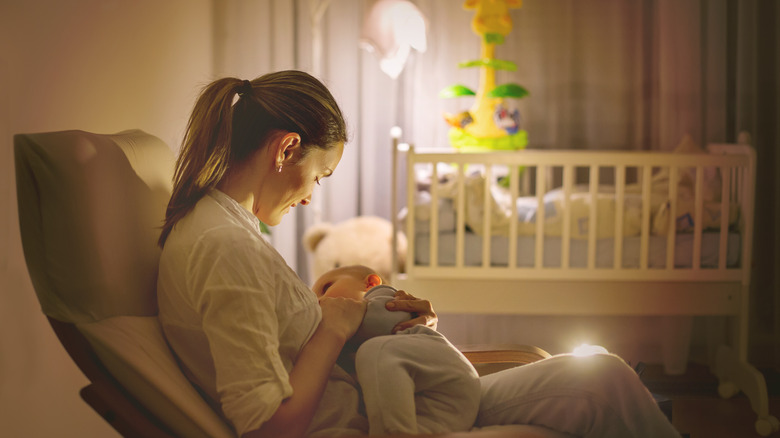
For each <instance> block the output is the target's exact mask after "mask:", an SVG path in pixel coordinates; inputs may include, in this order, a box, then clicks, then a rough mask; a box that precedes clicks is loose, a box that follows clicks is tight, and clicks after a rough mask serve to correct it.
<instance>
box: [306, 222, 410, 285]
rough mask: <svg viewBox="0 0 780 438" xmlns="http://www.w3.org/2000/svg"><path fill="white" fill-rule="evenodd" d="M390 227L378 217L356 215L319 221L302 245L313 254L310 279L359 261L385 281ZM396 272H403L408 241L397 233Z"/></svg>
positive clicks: (312, 227)
mask: <svg viewBox="0 0 780 438" xmlns="http://www.w3.org/2000/svg"><path fill="white" fill-rule="evenodd" d="M392 236H393V226H392V224H391V223H390V221H389V220H387V219H384V218H381V217H377V216H358V217H354V218H351V219H347V220H345V221H343V222H340V223H335V224H334V223H330V222H322V223H318V224H314V225H312V226H311V227H309V228H308V229H307V230H306V231H305V232H304V234H303V245H304V248H305V249H306V251H307V252H309V253H310V254H312V256H313V260H312V266H311V274H312V277H311V278H319V277H320V276H321V275H322V274H324V273H325V272H326V271H329V270H331V269H333V268H336V267H339V266H347V265H356V264H361V265H365V266H368V267H370V268H372V269H374V270H375V271H376V272H377V273H378V274H379V275H380V276H381V277H382V279H383V280H384V281H389V280H390V273H391V270H392V269H391V267H392V249H391V248H392V240H393V239H392ZM397 236H398V237H397V241H396V248H397V250H398V266H397V267H396V268H397V269H398V272H403V268H404V265H405V259H406V248H407V241H406V236H404V234H403V233H402V232H400V231H399V232H398V233H397Z"/></svg>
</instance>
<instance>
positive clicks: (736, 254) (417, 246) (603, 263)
mask: <svg viewBox="0 0 780 438" xmlns="http://www.w3.org/2000/svg"><path fill="white" fill-rule="evenodd" d="M438 239H439V242H438V265H439V266H455V247H456V234H455V232H444V233H440V234H439V236H438ZM463 240H464V254H463V260H464V261H463V262H464V264H465V265H466V266H480V265H482V237H481V236H479V235H477V234H474V233H471V232H466V233H464V239H463ZM535 240H536V238H535V237H534V236H518V238H517V266H518V267H533V266H534V254H535ZM666 240H667V239H666V236H650V239H649V245H648V251H649V252H648V267H650V268H656V269H664V268H666ZM719 241H720V233H719V232H704V233H702V243H701V264H700V266H701V267H702V268H705V269H707V268H711V269H714V268H717V267H718V262H719V260H718V258H719V256H718V248H719ZM430 245H431V244H430V235H429V234H428V233H425V232H420V233H417V235H416V236H415V241H414V254H415V262H416V264H417V265H418V266H419V265H422V266H429V265H430ZM740 247H741V245H740V235H739V233H729V235H728V249H727V251H726V253H727V254H726V266H728V267H738V266H739V259H740ZM561 249H562V248H561V238H560V237H555V236H547V237H545V239H544V260H543V266H544V267H546V268H555V267H560V266H561V252H562V251H561ZM674 252H675V254H674V264H675V268H690V267H691V266H692V265H693V235H692V234H677V236H676V240H675V251H674ZM639 254H640V237H639V236H631V237H624V238H623V257H622V258H623V262H622V267H623V268H639ZM569 255H570V259H569V266H570V267H573V268H585V267H587V264H588V241H587V240H582V239H571V244H570V252H569ZM508 259H509V239H508V238H507V237H504V236H492V237H491V242H490V260H491V265H492V266H507V264H508ZM613 264H614V239H613V238H604V239H598V240H597V241H596V267H597V268H612V267H613Z"/></svg>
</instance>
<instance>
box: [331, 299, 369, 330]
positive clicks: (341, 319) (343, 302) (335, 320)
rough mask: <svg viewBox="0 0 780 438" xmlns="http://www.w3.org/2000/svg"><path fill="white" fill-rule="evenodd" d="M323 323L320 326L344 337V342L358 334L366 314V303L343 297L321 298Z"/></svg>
mask: <svg viewBox="0 0 780 438" xmlns="http://www.w3.org/2000/svg"><path fill="white" fill-rule="evenodd" d="M320 307H321V308H322V321H321V322H320V326H322V327H323V328H325V329H327V330H329V331H331V332H332V333H335V334H337V335H339V336H343V337H344V341H346V340H348V339H349V338H351V337H352V336H353V335H354V334H355V332H357V329H358V327H360V323H362V322H363V315H365V313H366V302H365V301H363V300H353V299H350V298H342V297H322V298H320Z"/></svg>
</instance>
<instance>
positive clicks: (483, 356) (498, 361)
mask: <svg viewBox="0 0 780 438" xmlns="http://www.w3.org/2000/svg"><path fill="white" fill-rule="evenodd" d="M456 348H458V350H460V351H461V353H463V355H464V356H466V359H468V360H469V361H470V362H471V363H472V364H473V365H474V368H476V370H477V372H478V373H479V375H480V376H483V375H486V374H491V373H495V372H497V371H501V370H504V369H507V368H513V367H516V366H520V365H526V364H529V363H532V362H536V361H537V360H542V359H546V358H548V357H550V353H548V352H546V351H544V350H543V349H541V348H539V347H536V346H533V345H519V344H461V345H456Z"/></svg>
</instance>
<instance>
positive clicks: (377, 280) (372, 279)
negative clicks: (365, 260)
mask: <svg viewBox="0 0 780 438" xmlns="http://www.w3.org/2000/svg"><path fill="white" fill-rule="evenodd" d="M380 284H382V278H381V277H380V276H378V275H376V274H371V275H369V276H368V277H366V289H371V288H372V287H374V286H379V285H380Z"/></svg>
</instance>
